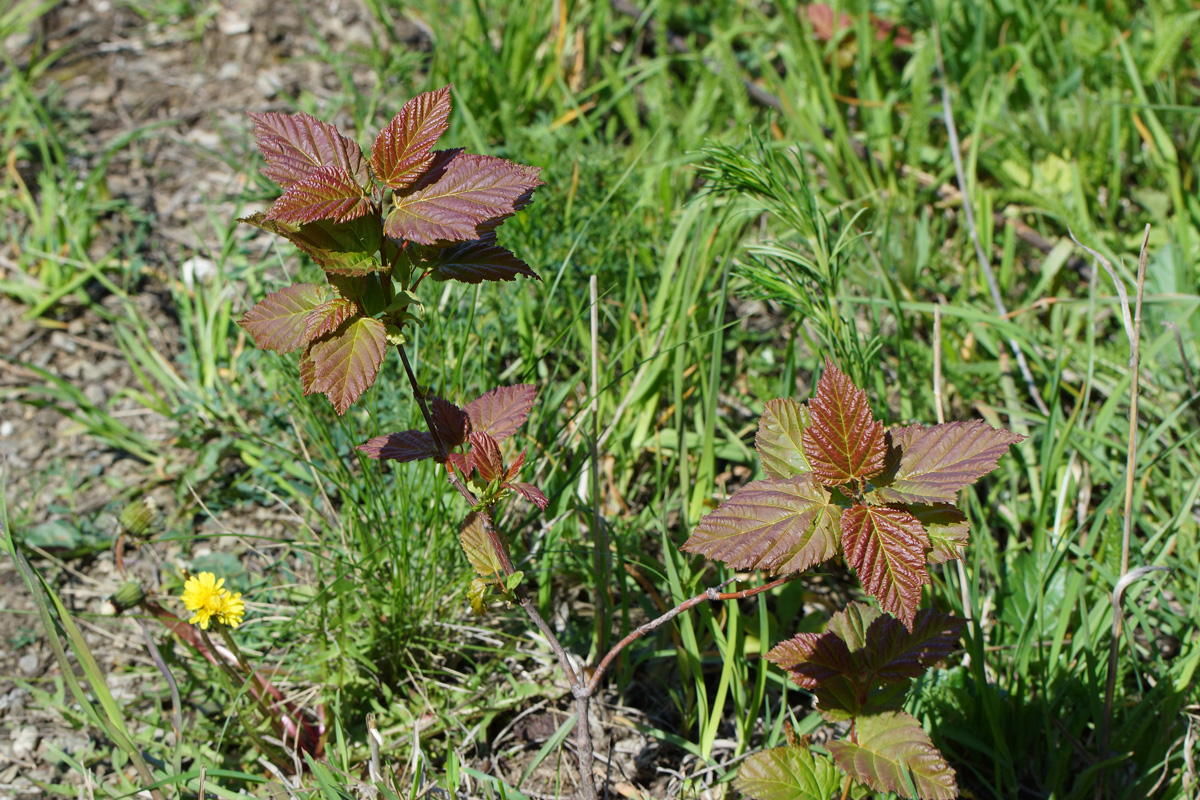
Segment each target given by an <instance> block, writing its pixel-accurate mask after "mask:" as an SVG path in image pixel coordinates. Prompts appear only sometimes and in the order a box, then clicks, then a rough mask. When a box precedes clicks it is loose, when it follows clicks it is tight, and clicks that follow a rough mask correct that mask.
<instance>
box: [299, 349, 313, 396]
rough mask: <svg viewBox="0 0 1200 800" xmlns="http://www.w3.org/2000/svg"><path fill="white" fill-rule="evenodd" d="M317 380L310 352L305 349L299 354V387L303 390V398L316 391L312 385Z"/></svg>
mask: <svg viewBox="0 0 1200 800" xmlns="http://www.w3.org/2000/svg"><path fill="white" fill-rule="evenodd" d="M316 380H317V366H316V364H315V363H314V362H313V358H312V352H311V351H310V350H309V349H308V348H305V350H304V352H303V353H301V354H300V386H301V387H303V389H304V396H305V397H308V396H309V395H310V394H312V393H313V392H315V391H316V388H315V387H314V386H313V383H314V382H315V381H316Z"/></svg>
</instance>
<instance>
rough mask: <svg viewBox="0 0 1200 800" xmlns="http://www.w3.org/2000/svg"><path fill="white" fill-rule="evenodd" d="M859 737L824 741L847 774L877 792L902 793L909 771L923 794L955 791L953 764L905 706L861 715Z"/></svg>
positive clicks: (931, 796)
mask: <svg viewBox="0 0 1200 800" xmlns="http://www.w3.org/2000/svg"><path fill="white" fill-rule="evenodd" d="M855 733H856V734H857V742H851V741H848V740H845V739H843V740H841V741H835V742H829V743H828V744H827V745H826V747H827V748H828V750H829V752H830V754H831V755H832V756H833V760H834V761H836V762H837V765H838V766H839V767H841V768H842V770H843V771H844V772H846V773H847V774H848V775H849V776H850V777H852V778H854V779H855V780H857V781H859V782H861V783H865V784H866V785H867V786H869V787H871V788H872V789H874V790H876V791H879V792H897V793H901V794H903V793H905V792H906V787H907V784H908V781H907V780H906V779H905V773H908V776H909V777H911V779H912V782H913V785H914V786H915V787H916V789H917V797H919V798H921V800H952V799H953V798H955V797H958V786H957V784H956V783H955V780H954V770H953V769H951V768H950V765H949V764H947V763H946V760H945V759H944V758H942V754H941V753H939V752H938V750H937V748H936V747H934V746H933V742H931V741H930V740H929V734H927V733H925V731H924V729H922V728H921V723H919V722H917V720H916V718H914V717H912V716H911V715H909V714H905V713H904V712H903V711H888V712H884V713H882V714H869V715H865V716H862V717H859V718H858V720H857V721H856V723H855Z"/></svg>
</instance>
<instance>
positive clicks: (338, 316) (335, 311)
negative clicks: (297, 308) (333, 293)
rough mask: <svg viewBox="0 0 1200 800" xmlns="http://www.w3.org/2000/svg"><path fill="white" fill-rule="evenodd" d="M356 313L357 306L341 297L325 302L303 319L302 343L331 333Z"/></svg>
mask: <svg viewBox="0 0 1200 800" xmlns="http://www.w3.org/2000/svg"><path fill="white" fill-rule="evenodd" d="M357 313H358V304H356V303H354V302H352V301H350V300H346V299H344V298H341V297H335V298H333V299H332V300H327V301H326V302H324V303H322V304H321V305H319V306H317V307H316V308H314V309H313V310H312V311H310V312H308V316H307V317H305V318H304V343H305V344H308V343H309V342H311V341H312V340H313V339H317V338H320V337H321V336H324V335H325V334H327V333H332V332H334V331H336V330H337V329H338V328H340V327H341V326H342V323H343V322H345V321H346V320H348V319H350V317H352V316H354V315H355V314H357Z"/></svg>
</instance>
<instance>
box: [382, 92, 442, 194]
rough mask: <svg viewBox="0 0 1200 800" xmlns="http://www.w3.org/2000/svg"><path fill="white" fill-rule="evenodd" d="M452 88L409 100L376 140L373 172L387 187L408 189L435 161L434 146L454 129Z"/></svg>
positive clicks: (420, 95)
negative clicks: (447, 132)
mask: <svg viewBox="0 0 1200 800" xmlns="http://www.w3.org/2000/svg"><path fill="white" fill-rule="evenodd" d="M449 119H450V87H449V86H446V87H444V88H442V89H438V90H437V91H433V92H425V93H423V94H419V95H417V96H416V97H414V98H412V99H411V100H409V101H408V102H407V103H405V104H404V107H403V108H401V109H400V113H399V114H397V115H396V116H394V117H392V121H391V122H390V123H389V124H388V126H387V127H386V128H384V129H383V130H381V131H380V132H379V135H378V136H377V137H375V145H374V146H373V147H372V148H371V169H372V170H373V171H374V173H375V177H376V178H377V179H379V181H380V182H381V183H383V184H384V185H385V186H389V187H391V188H393V189H404V188H407V187H408V186H409V185H411V184H412V183H413V181H415V180H416V179H417V178H418V177H419V176H420V175H421V173H423V172H424V171H425V170H426V169H427V168H428V167H429V165H430V163H431V162H432V161H433V153H432V152H431V151H432V150H433V146H434V144H436V143H437V140H438V138H440V137H441V135H442V134H443V133H445V132H446V129H447V128H449V127H450V125H449V122H448V120H449Z"/></svg>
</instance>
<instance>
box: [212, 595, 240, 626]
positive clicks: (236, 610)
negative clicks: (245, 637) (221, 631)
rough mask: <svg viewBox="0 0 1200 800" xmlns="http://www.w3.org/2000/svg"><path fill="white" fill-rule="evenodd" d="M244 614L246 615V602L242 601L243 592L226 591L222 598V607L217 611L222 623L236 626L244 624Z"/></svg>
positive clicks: (218, 618)
mask: <svg viewBox="0 0 1200 800" xmlns="http://www.w3.org/2000/svg"><path fill="white" fill-rule="evenodd" d="M244 616H246V604H245V603H243V602H242V593H241V592H233V593H229V592H226V593H225V595H224V596H223V597H222V598H221V609H220V610H219V611H218V612H217V620H218V621H219V622H220V623H221V624H222V625H228V626H229V627H231V628H236V627H237V626H238V625H241V624H242V617H244Z"/></svg>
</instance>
